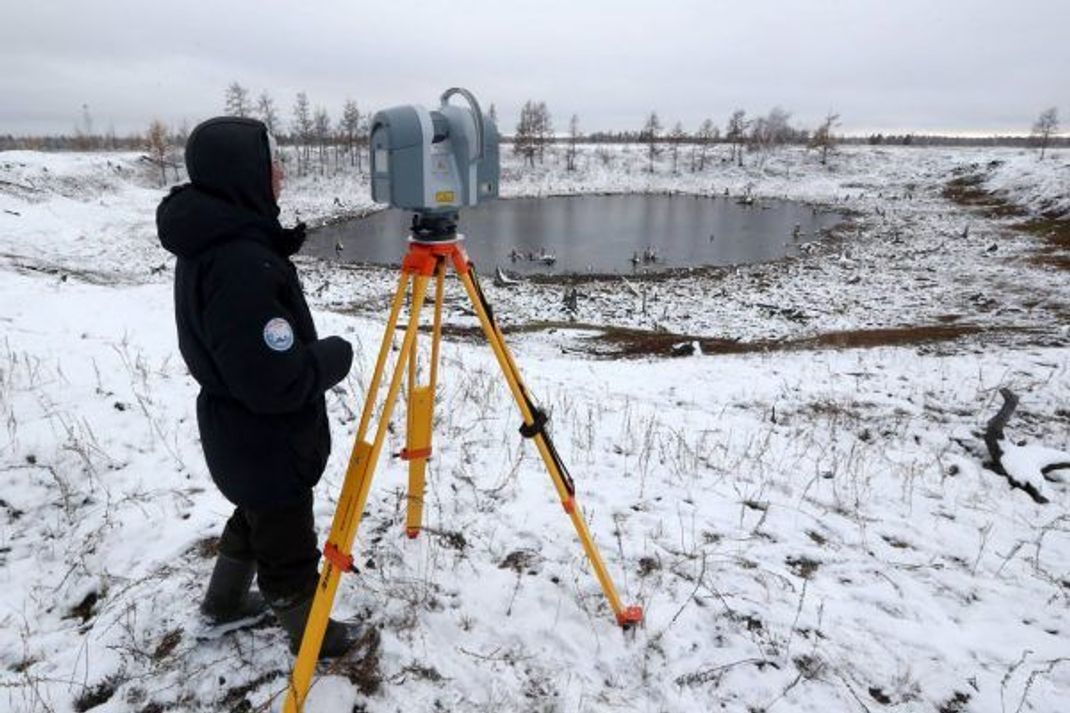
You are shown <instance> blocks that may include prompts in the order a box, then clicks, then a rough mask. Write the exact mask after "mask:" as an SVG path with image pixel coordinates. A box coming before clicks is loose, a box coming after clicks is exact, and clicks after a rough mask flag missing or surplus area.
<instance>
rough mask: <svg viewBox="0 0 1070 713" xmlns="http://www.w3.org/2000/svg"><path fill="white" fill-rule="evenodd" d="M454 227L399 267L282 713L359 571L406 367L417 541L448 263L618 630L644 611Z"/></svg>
mask: <svg viewBox="0 0 1070 713" xmlns="http://www.w3.org/2000/svg"><path fill="white" fill-rule="evenodd" d="M452 227H453V226H450V228H451V229H450V230H449V231H447V232H446V234H445V235H439V236H435V237H434V239H427V240H425V239H423V238H425V237H429V236H427V235H425V234H422V233H420V232H417V231H415V230H414V237H413V238H410V241H409V250H408V253H407V254H406V255H405V259H404V261H403V262H402V266H401V279H400V281H399V282H398V286H397V291H396V292H395V293H394V298H393V303H392V306H391V308H390V316H389V318H388V319H387V324H386V332H385V333H384V335H383V341H382V345H381V346H380V347H379V357H378V360H377V361H376V364H375V372H374V374H373V375H372V380H371V385H370V386H369V389H368V395H367V400H366V401H365V402H364V410H363V412H362V413H361V417H360V426H359V427H358V429H357V436H356V440H355V442H354V445H353V451H352V454H351V455H350V458H349V466H348V468H347V470H346V476H345V481H344V483H343V485H342V493H341V495H340V496H339V499H338V509H337V510H336V511H335V514H334V521H333V523H332V525H331V531H330V534H329V535H328V538H327V544H326V545H325V546H324V548H323V555H324V560H325V562H324V565H323V571H322V572H321V573H320V580H319V585H318V587H317V589H316V597H315V600H314V601H313V603H312V609H311V611H310V612H309V617H308V623H307V625H306V626H305V633H304V638H303V639H302V641H301V649H300V651H299V653H298V655H297V661H296V663H295V664H294V670H293V675H292V676H291V678H290V687H289V690H288V691H287V694H286V703H285V708H284V710H285V712H286V713H297V712H298V711H301V710H302V708H303V706H304V702H305V697H306V696H307V695H308V689H309V686H310V685H311V679H312V674H313V672H314V671H315V667H316V661H317V660H318V658H319V651H320V646H321V644H322V643H323V635H324V631H325V630H326V627H327V620H328V618H329V617H330V613H331V609H332V608H333V605H334V597H335V593H336V592H337V590H338V583H339V580H340V579H341V575H342V573H343V572H353V573H356V572H357V569H356V567H354V565H353V556H352V554H351V552H352V546H353V539H354V537H355V536H356V534H357V528H358V527H359V526H360V520H361V517H362V515H363V513H364V506H365V504H366V503H367V500H368V492H369V490H370V489H371V483H372V476H373V475H374V473H375V464H376V461H378V459H379V454H380V452H381V451H382V447H383V441H384V440H385V437H386V432H387V427H388V425H389V423H390V417H391V415H392V413H393V409H394V403H395V402H396V400H397V397H398V392H399V391H400V389H401V383H402V379H403V378H404V376H405V372H406V367H407V368H408V414H407V433H406V442H405V448H404V450H402V452H401V458H402V459H404V460H406V461H408V463H409V495H408V508H407V512H406V518H405V529H406V533H407V535H408V536H409V537H410V538H413V537H417V536H418V535H419V533H420V528H421V525H422V520H423V502H424V478H425V475H426V471H427V459H428V458H429V457H430V456H431V423H432V411H433V406H434V401H435V386H436V383H437V379H438V359H439V346H440V343H441V340H442V301H443V294H444V289H445V280H446V268H447V264H452V266H453V270H454V272H456V273H457V275H458V276H459V277H460V278H461V282H462V283H463V284H464V288H465V291H466V292H467V293H468V298H469V300H470V301H471V302H472V306H473V307H474V308H475V311H476V315H477V316H478V318H479V323H480V325H481V326H482V328H483V333H484V335H485V336H486V338H487V341H488V342H489V343H490V346H491V349H492V350H493V351H494V356H495V357H496V358H497V360H498V365H499V366H500V367H501V370H502V373H503V374H504V376H505V380H506V382H507V383H508V385H509V389H510V391H511V392H512V394H513V398H514V399H515V401H516V404H517V406H518V407H519V409H520V414H521V416H522V417H523V421H524V423H523V425H522V426H521V427H520V433H521V435H523V436H524V437H525V438H528V439H531V440H533V441H534V442H535V446H536V447H537V448H538V450H539V454H540V455H541V456H542V459H543V462H544V463H545V464H546V469H547V470H548V471H549V473H550V479H551V480H552V481H553V484H554V488H555V489H556V490H557V494H558V497H560V499H561V504H562V506H563V507H564V509H565V512H566V513H568V516H569V517H570V518H571V520H572V524H573V525H574V526H575V528H576V532H577V534H578V535H579V538H580V542H581V543H583V549H584V551H585V552H586V554H587V558H588V559H589V560H590V562H591V564H592V566H593V567H594V571H595V575H596V576H597V577H598V581H599V583H600V584H601V585H602V589H603V590H604V592H605V595H606V598H607V599H608V600H609V605H610V607H612V609H613V613H614V614H615V615H616V618H617V623H618V624H620V626H622V627H623V628H625V629H628V628H631V627H633V626H635V625H637V624H639V623H640V622H642V620H643V610H642V608H641V607H637V606H627V607H626V606H624V605H622V604H621V601H620V596H619V595H618V594H617V589H616V586H615V585H614V584H613V580H612V579H611V578H610V576H609V572H608V571H607V570H606V565H605V562H604V561H603V560H602V555H601V553H599V551H598V548H597V546H596V545H595V543H594V540H593V539H592V538H591V533H590V531H589V530H588V529H587V522H586V521H585V520H584V519H583V514H582V513H581V512H580V509H579V506H578V505H577V504H576V489H575V485H574V484H573V482H572V478H571V476H570V475H569V473H568V469H567V468H565V465H564V463H562V461H561V458H560V456H559V455H558V453H557V449H556V448H555V447H554V444H553V441H552V440H551V439H550V434H549V433H548V432H547V430H546V423H547V416H546V413H545V412H544V411H543V410H541V409H540V408H538V407H537V406H536V405H535V404H534V402H533V401H532V399H531V396H530V395H529V394H528V391H527V388H526V387H525V386H524V382H523V381H522V380H521V378H520V371H519V369H518V368H517V366H516V362H515V361H514V360H513V356H512V354H511V353H510V351H509V348H508V347H507V346H506V344H505V340H504V339H503V337H502V333H501V330H500V329H499V328H498V325H497V323H496V322H495V320H494V312H493V310H492V309H491V307H490V305H489V304H488V303H487V299H486V297H485V296H484V295H483V290H482V289H481V288H480V286H479V280H478V279H477V277H476V272H475V267H474V266H473V265H472V263H471V262H470V261H469V259H468V255H467V253H466V252H465V250H464V248H463V247H462V245H461V241H462V240H463V236H461V235H458V234H457V233H455V232H453V230H452ZM432 278H434V280H435V312H434V324H433V328H432V336H431V361H430V367H429V372H428V381H427V383H426V384H418V383H417V369H416V367H417V364H416V346H417V336H418V332H419V329H420V313H421V311H422V309H423V306H424V301H425V297H426V295H427V288H428V283H429V282H430V280H431V279H432ZM410 283H411V288H412V290H411V297H412V303H411V304H412V307H411V310H410V315H409V324H408V326H407V327H406V329H405V336H404V338H403V341H402V344H401V351H400V352H399V354H398V357H397V360H396V362H395V365H394V372H393V375H392V377H391V379H390V385H389V387H388V388H387V394H386V401H385V403H384V404H383V411H382V414H381V416H380V418H379V423H378V426H377V428H376V430H375V437H374V439H373V440H372V441H371V442H370V443H369V442H368V440H367V436H368V431H369V428H370V426H371V420H372V413H373V411H374V410H375V401H376V396H377V394H378V393H379V387H380V386H381V384H382V381H383V376H384V373H385V371H386V362H387V357H388V355H389V353H390V347H391V344H392V342H393V334H394V332H395V331H396V330H397V326H398V321H399V319H400V315H401V310H402V307H403V306H404V304H405V299H406V297H407V296H409V294H410V292H409V288H410Z"/></svg>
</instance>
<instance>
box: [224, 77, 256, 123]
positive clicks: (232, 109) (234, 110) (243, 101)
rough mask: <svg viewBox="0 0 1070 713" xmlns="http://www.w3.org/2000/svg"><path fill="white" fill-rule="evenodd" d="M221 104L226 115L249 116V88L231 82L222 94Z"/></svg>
mask: <svg viewBox="0 0 1070 713" xmlns="http://www.w3.org/2000/svg"><path fill="white" fill-rule="evenodd" d="M223 105H224V106H223V112H224V113H225V114H226V115H227V116H249V114H250V113H251V112H250V109H251V106H250V103H249V90H248V89H246V88H245V87H243V86H242V85H240V84H238V83H237V82H231V83H230V86H228V87H227V91H226V94H225V95H224V99H223Z"/></svg>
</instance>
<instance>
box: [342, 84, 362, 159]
mask: <svg viewBox="0 0 1070 713" xmlns="http://www.w3.org/2000/svg"><path fill="white" fill-rule="evenodd" d="M339 126H340V128H341V131H342V138H343V140H344V141H345V146H346V151H347V152H348V153H349V165H350V166H356V165H357V160H358V156H357V154H358V153H360V152H359V151H357V139H358V137H359V134H360V109H358V108H357V103H356V102H355V101H353V100H352V99H348V100H346V103H345V106H344V107H343V108H342V121H341V122H340V124H339ZM357 170H358V171H359V170H360V169H359V168H358V169H357Z"/></svg>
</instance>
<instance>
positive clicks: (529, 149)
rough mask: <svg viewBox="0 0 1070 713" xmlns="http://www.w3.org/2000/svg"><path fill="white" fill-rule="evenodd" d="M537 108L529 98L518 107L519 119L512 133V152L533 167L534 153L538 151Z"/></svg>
mask: <svg viewBox="0 0 1070 713" xmlns="http://www.w3.org/2000/svg"><path fill="white" fill-rule="evenodd" d="M537 131H538V108H537V106H536V104H535V102H533V101H531V100H530V99H529V100H528V101H526V102H524V106H522V107H520V120H519V121H518V122H517V124H516V133H515V134H514V135H513V152H514V153H516V154H519V155H521V156H523V157H524V161H525V162H526V163H527V164H528V165H530V166H531V167H532V168H534V167H535V154H536V153H537V152H538V148H537V145H538V136H537Z"/></svg>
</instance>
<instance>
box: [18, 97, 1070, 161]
mask: <svg viewBox="0 0 1070 713" xmlns="http://www.w3.org/2000/svg"><path fill="white" fill-rule="evenodd" d="M221 108H222V110H223V113H225V114H227V115H230V116H241V117H255V118H257V119H260V120H261V121H263V122H264V123H265V124H266V125H267V127H268V130H269V131H271V132H272V134H274V135H275V137H276V139H277V140H278V142H279V144H280V145H282V146H285V147H287V148H288V151H286V155H287V159H288V160H289V161H291V162H292V164H291V166H290V170H291V171H293V172H295V173H296V174H297V175H307V174H312V173H317V174H320V175H323V174H327V173H329V172H339V171H343V170H347V169H355V170H356V171H357V172H361V173H362V172H363V171H364V155H365V153H366V147H367V143H368V133H369V122H370V118H371V115H372V112H367V111H362V110H361V109H360V108H359V106H358V104H357V102H355V101H353V100H352V99H348V100H346V102H345V103H344V104H343V106H342V108H341V111H340V112H339V113H338V114H337V115H336V116H335V117H332V116H331V114H330V113H329V112H328V110H327V108H326V107H325V106H323V105H315V106H313V104H312V102H311V101H310V99H309V96H308V94H307V93H306V92H303V91H301V92H297V94H296V95H295V97H294V101H293V105H292V108H291V109H290V112H289V115H288V117H287V118H286V120H284V119H283V117H282V115H281V113H280V111H279V109H278V107H277V104H276V102H275V100H274V98H273V97H272V96H271V94H270V93H269V92H267V91H261V92H260V93H259V94H258V95H257V96H256V97H255V98H254V97H253V95H252V93H251V92H250V91H249V90H248V89H247V88H246V87H245V86H243V85H242V84H240V83H239V82H231V83H230V84H229V85H228V86H227V87H226V89H225V91H224V95H223V102H222V107H221ZM487 115H488V118H490V119H492V120H494V121H495V122H496V123H497V120H498V117H497V110H496V108H495V106H494V105H493V104H491V105H490V107H489V109H488V112H487ZM839 125H840V117H839V115H838V114H836V113H835V112H832V111H830V112H829V113H828V114H827V115H826V116H825V118H824V119H823V120H822V121H820V122H819V123H818V124H817V125H816V126H814V127H812V128H803V127H798V126H795V125H793V124H792V114H791V112H789V111H787V110H785V109H783V108H782V107H779V106H777V107H773V108H772V109H770V110H769V112H767V113H765V114H758V115H748V113H747V111H746V110H744V109H735V110H734V111H732V112H731V113H730V114H729V115H728V117H727V119H726V120H725V121H724V124H723V127H722V126H721V125H719V124H717V123H715V122H714V120H713V119H712V118H706V119H704V120H703V121H701V122H700V123H699V124H698V126H697V127H695V129H694V131H687V130H686V129H685V128H684V126H683V124H682V123H681V122H679V121H677V122H674V123H673V124H672V126H671V128H668V129H667V128H666V126H665V125H664V124H663V121H662V119H661V117H660V116H659V115H658V113H657V112H656V111H651V112H650V113H649V114H647V115H646V116H645V117H644V120H643V123H642V125H641V126H638V127H636V128H635V129H632V130H623V131H592V132H590V133H586V134H585V133H584V132H583V131H582V130H581V126H580V118H579V116H578V115H576V114H572V115H571V116H570V118H569V121H568V123H567V130H566V132H564V133H560V134H559V133H558V132H557V131H556V130H555V128H554V123H553V117H552V115H551V112H550V109H549V107H548V106H547V103H546V102H545V101H540V100H534V99H529V100H527V101H525V102H524V104H523V105H522V106H521V109H520V115H519V120H518V121H517V124H516V126H515V128H514V130H513V132H512V134H510V133H509V132H508V131H505V130H502V141H503V142H504V143H506V144H511V145H512V148H513V151H514V153H515V154H516V155H518V156H520V157H522V159H523V160H524V162H525V163H526V164H527V165H529V166H532V167H534V166H535V165H536V162H538V163H543V162H544V161H545V157H546V150H547V147H548V146H550V145H554V144H565V151H564V158H565V161H566V168H567V170H569V171H573V170H576V168H577V157H578V155H579V150H578V146H579V144H581V143H587V144H601V143H637V144H643V145H645V147H646V154H647V158H648V164H647V167H648V170H650V171H653V170H654V162H655V160H656V159H658V158H659V157H660V156H662V155H663V154H664V153H666V152H667V153H668V155H669V157H670V161H671V165H672V171H673V172H674V173H676V172H678V171H679V170H680V169H681V166H682V165H686V167H687V168H688V169H689V170H691V171H702V170H705V168H706V166H707V164H708V162H709V160H710V149H711V147H712V146H714V145H717V144H726V145H728V147H729V151H728V157H727V160H728V161H731V162H733V163H735V164H737V165H740V166H742V165H744V162H745V156H753V157H754V160H756V161H759V162H760V161H762V160H764V158H765V156H767V155H768V154H770V153H771V152H774V151H776V150H777V149H778V148H779V147H781V146H786V145H802V146H807V147H809V148H812V149H815V150H816V151H818V152H819V154H820V156H821V161H822V163H825V162H826V161H827V160H828V156H829V154H830V153H832V152H833V151H834V150H835V147H836V146H837V145H838V144H841V143H842V144H869V145H874V146H879V145H904V146H1032V147H1035V148H1037V149H1038V150H1039V155H1040V158H1043V157H1044V155H1045V154H1046V152H1047V150H1048V149H1049V148H1053V147H1060V146H1061V147H1067V146H1070V137H1061V136H1059V118H1058V111H1057V109H1056V108H1055V107H1051V108H1049V109H1046V110H1044V111H1043V112H1041V114H1040V115H1039V117H1038V118H1037V120H1036V122H1034V124H1033V126H1032V130H1031V132H1030V134H1029V135H1028V136H991V137H965V136H946V135H930V134H915V133H907V134H887V135H885V134H881V133H875V134H869V135H868V136H851V137H847V136H842V135H839V134H837V133H836V131H835V129H836V128H837V127H838V126H839ZM500 129H501V127H500ZM188 135H189V126H188V124H186V123H183V124H181V125H180V126H178V127H168V126H166V125H165V124H163V122H160V121H159V120H154V121H153V122H152V123H151V124H150V126H149V127H148V130H147V131H146V132H145V133H144V134H137V133H133V134H129V135H126V136H118V135H117V134H116V133H115V131H114V130H113V129H109V130H107V131H105V132H98V131H95V130H94V122H93V118H92V115H91V114H90V111H89V107H88V106H85V105H83V106H82V113H81V116H80V118H79V121H78V122H77V124H76V126H75V130H74V131H73V133H72V134H69V135H58V136H39V137H32V136H29V137H27V136H20V137H17V136H14V135H11V134H7V135H0V150H9V149H35V150H45V151H50V150H51V151H62V150H83V151H85V150H117V151H118V150H142V151H147V152H148V156H147V158H148V159H149V160H151V161H153V163H155V164H156V165H158V166H159V167H160V170H161V175H162V180H166V168H167V166H169V165H172V164H175V163H177V157H176V156H177V152H178V150H179V149H180V148H181V147H182V146H184V145H185V141H186V138H187V136H188ZM722 160H724V158H723V157H722Z"/></svg>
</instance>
